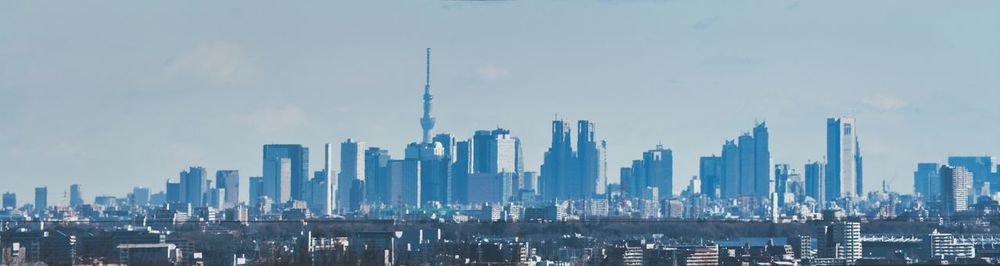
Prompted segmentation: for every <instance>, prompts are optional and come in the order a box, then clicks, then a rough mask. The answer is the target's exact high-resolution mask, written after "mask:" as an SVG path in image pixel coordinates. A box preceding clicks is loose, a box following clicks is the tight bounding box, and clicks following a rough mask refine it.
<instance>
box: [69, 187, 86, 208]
mask: <svg viewBox="0 0 1000 266" xmlns="http://www.w3.org/2000/svg"><path fill="white" fill-rule="evenodd" d="M80 205H83V191H82V188H81V187H80V184H72V185H70V186H69V206H70V207H76V206H80Z"/></svg>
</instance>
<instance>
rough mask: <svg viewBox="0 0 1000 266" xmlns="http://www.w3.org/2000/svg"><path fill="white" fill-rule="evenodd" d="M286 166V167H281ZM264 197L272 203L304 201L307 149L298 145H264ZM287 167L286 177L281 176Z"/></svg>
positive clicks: (307, 166) (306, 178)
mask: <svg viewBox="0 0 1000 266" xmlns="http://www.w3.org/2000/svg"><path fill="white" fill-rule="evenodd" d="M283 164H287V165H283ZM263 166H264V167H263V171H262V172H263V173H264V191H263V192H264V195H265V196H268V198H270V199H271V201H272V202H275V203H284V202H286V201H288V200H290V199H292V200H305V195H304V194H305V193H303V192H304V191H305V190H306V185H307V181H308V180H309V149H308V148H306V147H303V146H302V145H299V144H267V145H264V158H263ZM284 167H287V175H282V174H283V173H285V172H283V171H282V170H284V169H283V168H284Z"/></svg>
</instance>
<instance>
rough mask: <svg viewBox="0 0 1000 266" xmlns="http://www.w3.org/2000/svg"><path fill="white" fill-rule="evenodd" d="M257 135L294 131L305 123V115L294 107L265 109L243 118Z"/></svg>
mask: <svg viewBox="0 0 1000 266" xmlns="http://www.w3.org/2000/svg"><path fill="white" fill-rule="evenodd" d="M243 122H245V123H247V124H249V125H250V126H252V127H253V128H254V129H255V130H257V132H259V133H265V134H268V133H274V132H277V131H280V130H289V129H294V128H297V127H299V126H302V125H304V124H305V123H306V113H305V112H304V111H302V109H299V108H298V107H295V106H280V107H267V108H263V109H260V110H257V111H254V112H252V113H250V114H247V115H246V116H244V117H243Z"/></svg>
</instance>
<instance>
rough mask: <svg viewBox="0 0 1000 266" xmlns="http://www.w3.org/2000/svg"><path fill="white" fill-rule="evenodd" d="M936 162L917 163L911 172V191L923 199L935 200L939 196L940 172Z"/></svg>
mask: <svg viewBox="0 0 1000 266" xmlns="http://www.w3.org/2000/svg"><path fill="white" fill-rule="evenodd" d="M940 167H941V166H940V165H938V164H937V163H918V164H917V171H914V172H913V193H914V194H918V195H920V196H923V197H924V200H925V201H928V202H931V201H937V200H938V198H939V197H940V196H941V173H940V172H939V171H940Z"/></svg>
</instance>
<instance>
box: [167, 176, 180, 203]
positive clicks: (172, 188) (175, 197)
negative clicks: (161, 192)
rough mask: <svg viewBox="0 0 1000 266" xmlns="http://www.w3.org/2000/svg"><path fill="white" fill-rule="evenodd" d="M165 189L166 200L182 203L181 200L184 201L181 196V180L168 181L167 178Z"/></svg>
mask: <svg viewBox="0 0 1000 266" xmlns="http://www.w3.org/2000/svg"><path fill="white" fill-rule="evenodd" d="M166 190H167V192H166V194H167V195H166V201H167V202H168V203H182V202H184V199H183V197H182V196H181V182H180V181H178V182H173V181H170V180H169V179H168V180H167V189H166Z"/></svg>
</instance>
